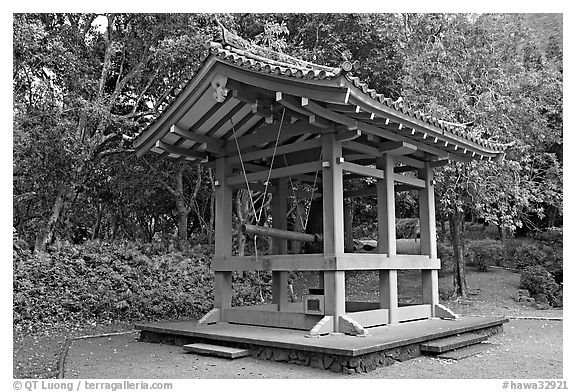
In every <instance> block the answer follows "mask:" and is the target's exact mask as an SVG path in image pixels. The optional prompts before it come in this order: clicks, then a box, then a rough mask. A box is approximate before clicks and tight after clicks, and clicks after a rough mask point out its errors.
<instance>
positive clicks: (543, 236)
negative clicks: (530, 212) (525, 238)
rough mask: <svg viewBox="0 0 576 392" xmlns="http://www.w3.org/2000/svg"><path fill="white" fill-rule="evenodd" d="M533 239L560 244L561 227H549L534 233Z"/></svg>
mask: <svg viewBox="0 0 576 392" xmlns="http://www.w3.org/2000/svg"><path fill="white" fill-rule="evenodd" d="M534 239H535V240H537V241H540V242H542V243H544V244H547V245H550V246H558V245H559V246H562V244H563V241H564V236H563V230H562V228H561V227H549V228H548V229H546V231H541V232H538V233H536V234H535V235H534Z"/></svg>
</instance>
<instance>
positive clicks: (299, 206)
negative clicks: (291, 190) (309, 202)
mask: <svg viewBox="0 0 576 392" xmlns="http://www.w3.org/2000/svg"><path fill="white" fill-rule="evenodd" d="M294 203H296V205H295V208H294V231H295V232H297V233H303V232H304V230H305V227H304V225H305V220H306V216H305V206H304V205H303V203H301V202H300V201H299V200H298V199H295V200H294ZM290 247H291V249H292V253H294V254H300V252H301V251H302V243H301V242H300V241H290Z"/></svg>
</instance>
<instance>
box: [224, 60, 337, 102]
mask: <svg viewBox="0 0 576 392" xmlns="http://www.w3.org/2000/svg"><path fill="white" fill-rule="evenodd" d="M218 66H219V67H218V68H220V67H221V68H222V72H221V73H224V74H226V75H228V79H234V80H238V81H240V82H242V83H244V84H247V85H249V86H255V87H258V88H262V89H265V90H269V91H270V92H271V93H272V94H273V92H274V91H283V92H285V93H286V94H290V95H292V96H295V97H305V96H308V97H309V98H311V99H318V100H321V101H323V102H332V103H342V102H345V101H346V96H347V95H348V89H347V88H342V87H341V85H340V80H339V79H337V78H335V79H333V80H327V79H324V80H318V81H315V80H313V79H296V78H282V77H280V78H279V77H277V76H276V75H273V74H270V75H268V74H264V73H261V72H258V73H256V72H246V70H245V69H242V68H238V67H235V66H233V65H229V64H226V63H222V62H221V63H220V64H218ZM311 85H313V86H314V88H311V87H310V86H311Z"/></svg>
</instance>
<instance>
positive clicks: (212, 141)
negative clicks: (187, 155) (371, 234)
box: [170, 124, 224, 153]
mask: <svg viewBox="0 0 576 392" xmlns="http://www.w3.org/2000/svg"><path fill="white" fill-rule="evenodd" d="M170 133H174V134H176V135H178V136H181V137H184V138H186V139H188V140H191V141H193V142H195V143H204V144H205V145H206V151H210V152H214V153H217V152H220V150H221V149H222V147H223V146H224V141H223V140H220V139H216V138H213V137H210V136H206V135H200V134H197V133H194V132H190V131H187V130H185V129H182V128H180V127H179V126H177V125H175V124H174V125H172V126H171V127H170Z"/></svg>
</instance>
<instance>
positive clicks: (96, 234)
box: [92, 202, 104, 241]
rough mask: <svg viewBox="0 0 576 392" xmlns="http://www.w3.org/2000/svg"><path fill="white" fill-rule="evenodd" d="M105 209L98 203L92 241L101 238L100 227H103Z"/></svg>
mask: <svg viewBox="0 0 576 392" xmlns="http://www.w3.org/2000/svg"><path fill="white" fill-rule="evenodd" d="M103 212H104V209H103V208H102V205H101V204H100V202H97V203H96V222H94V227H93V228H92V241H94V240H96V239H98V238H100V226H101V225H102V214H103Z"/></svg>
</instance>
